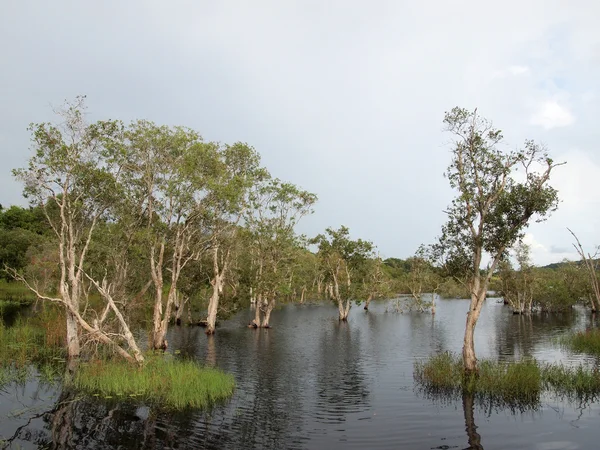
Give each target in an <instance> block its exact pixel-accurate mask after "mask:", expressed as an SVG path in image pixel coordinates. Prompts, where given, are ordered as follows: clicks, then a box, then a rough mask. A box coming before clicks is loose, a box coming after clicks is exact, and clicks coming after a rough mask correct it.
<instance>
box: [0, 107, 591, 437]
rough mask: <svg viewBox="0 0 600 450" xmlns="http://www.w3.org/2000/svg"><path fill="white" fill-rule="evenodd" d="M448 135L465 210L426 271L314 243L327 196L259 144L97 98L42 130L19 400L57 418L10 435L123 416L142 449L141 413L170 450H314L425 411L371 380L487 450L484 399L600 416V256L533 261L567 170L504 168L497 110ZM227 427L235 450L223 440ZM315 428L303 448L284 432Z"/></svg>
mask: <svg viewBox="0 0 600 450" xmlns="http://www.w3.org/2000/svg"><path fill="white" fill-rule="evenodd" d="M444 124H445V126H446V128H447V131H448V132H449V133H450V134H451V135H452V136H453V137H454V138H455V141H454V143H453V144H452V147H451V161H450V164H449V166H448V169H447V172H446V174H445V175H446V177H447V179H448V180H449V183H450V186H451V187H452V188H453V189H454V190H455V193H456V196H455V198H454V199H450V206H449V207H448V209H447V211H446V212H447V217H448V221H447V223H446V224H445V225H444V226H443V227H442V229H441V230H440V235H439V237H438V238H435V237H434V236H432V243H431V244H428V245H419V246H416V250H415V254H414V255H412V256H410V257H407V258H406V259H400V258H387V259H382V258H381V257H380V256H379V253H378V251H377V247H376V245H375V243H372V242H369V241H367V240H364V239H360V238H355V237H353V236H352V234H351V232H350V230H349V229H348V228H347V227H345V226H343V225H339V226H335V227H328V228H327V229H326V230H325V231H324V232H323V233H320V234H318V235H317V236H313V237H307V236H304V235H301V234H300V233H299V232H298V228H297V225H298V223H299V222H300V221H301V220H302V219H303V218H304V217H306V216H308V215H310V214H312V213H313V208H314V205H315V204H316V202H317V196H316V195H315V194H313V193H310V192H308V191H305V190H303V189H302V188H300V187H298V186H296V185H294V184H291V183H288V182H286V181H283V180H280V179H278V178H277V177H276V176H274V175H272V174H270V173H269V171H268V170H267V169H266V168H265V167H263V166H262V165H261V161H260V155H259V153H258V152H257V151H256V150H255V149H254V148H252V147H251V146H250V145H248V144H246V143H241V142H237V143H233V144H222V143H217V142H207V141H205V140H203V138H202V137H201V135H200V134H199V133H198V132H196V131H195V130H191V129H189V128H185V127H173V126H164V125H158V124H155V123H152V122H149V121H145V120H140V121H135V122H132V123H129V124H125V123H122V122H120V121H117V120H105V121H98V122H95V123H87V122H86V120H85V102H84V98H77V99H76V100H75V101H74V102H72V103H67V104H66V105H65V106H64V108H63V109H62V110H61V111H60V112H59V117H58V118H57V121H56V123H40V124H32V125H31V127H30V130H31V138H32V147H33V155H32V156H31V158H30V160H29V165H28V166H27V167H25V168H21V169H16V170H15V171H14V174H15V176H16V177H17V178H18V179H19V180H20V181H22V182H23V186H24V195H25V196H26V198H27V199H28V200H29V201H30V206H29V207H19V206H11V207H9V208H0V263H1V264H2V266H3V267H4V272H3V275H2V278H3V279H2V281H1V282H0V314H1V315H2V320H1V321H0V360H1V362H0V387H3V389H8V391H10V390H11V389H14V390H18V389H21V390H22V391H23V392H24V391H27V390H31V389H34V390H35V389H37V390H39V389H41V387H43V386H47V387H48V388H47V391H48V392H49V393H51V394H50V397H51V399H52V401H53V402H55V403H54V404H53V407H52V409H50V410H48V411H46V412H43V413H39V415H38V413H37V412H36V414H31V415H30V420H29V422H28V423H27V425H24V426H21V425H18V426H17V425H15V426H14V427H13V428H6V427H5V428H0V435H1V437H2V438H3V439H6V443H7V445H11V443H12V442H16V441H19V440H24V438H23V437H24V436H25V434H22V430H24V429H26V428H27V427H28V426H29V425H30V423H31V422H32V421H35V420H38V419H40V420H47V421H49V422H50V426H49V427H45V426H42V425H39V424H38V425H37V428H36V429H37V430H38V431H40V430H43V429H46V430H48V428H49V430H50V431H49V436H48V433H46V432H42V431H40V433H41V435H44V436H45V437H44V438H43V439H49V440H50V441H51V442H54V443H55V445H58V446H60V443H68V445H76V444H80V443H81V442H82V440H81V439H83V438H82V437H81V436H83V435H85V433H86V432H87V431H85V430H77V429H73V430H71V429H70V428H69V427H71V425H73V423H74V421H76V420H80V421H81V420H82V418H83V417H88V419H89V420H90V423H92V422H93V423H94V424H95V425H93V427H94V429H95V430H96V431H95V432H96V433H99V434H102V435H103V436H105V437H106V436H108V435H109V434H110V433H113V432H112V431H109V428H110V427H109V425H107V424H110V421H111V420H113V419H112V417H113V415H114V417H115V419H114V420H117V421H120V423H121V424H124V423H125V424H126V426H125V428H126V429H130V430H136V432H140V430H139V429H138V426H139V425H133V422H131V420H132V419H131V417H132V416H133V415H135V416H136V417H138V418H139V420H140V421H141V422H142V423H143V426H144V430H145V431H144V436H152V439H155V441H156V442H159V443H160V445H159V444H156V442H155V445H156V446H162V445H169V444H168V442H167V441H168V439H166V438H165V439H164V438H163V437H161V436H158V434H157V431H156V430H157V429H159V428H160V427H162V426H163V425H164V423H165V421H166V422H167V423H168V422H169V417H171V418H175V419H173V420H175V421H176V422H177V423H176V425H173V424H171V425H168V424H167V425H166V427H167V428H168V429H169V430H170V432H173V433H176V431H174V430H180V429H184V430H190V429H191V428H194V427H197V426H199V427H200V428H202V432H201V433H200V434H194V436H195V438H199V437H201V436H203V434H202V433H205V435H206V439H207V440H209V439H210V442H208V441H205V442H204V444H205V445H204V446H206V447H211V446H218V445H221V444H223V445H230V444H236V445H237V444H240V443H241V442H243V441H244V440H245V439H251V440H252V442H253V443H255V444H256V445H259V444H261V445H264V446H268V447H278V446H281V445H283V446H289V447H294V446H300V447H302V445H303V443H306V442H307V441H306V440H307V439H313V440H314V442H313V441H311V444H310V445H311V446H314V445H319V439H322V440H323V442H321V443H324V442H325V441H327V438H326V437H323V436H322V435H321V436H319V435H318V433H317V435H315V436H312V435H311V433H312V432H314V431H315V430H318V429H319V426H318V424H315V423H312V422H310V421H311V420H313V419H310V418H308V417H307V415H309V414H313V413H315V414H317V416H316V417H317V418H316V419H315V420H317V422H318V421H319V418H320V417H321V415H323V416H325V417H326V418H327V420H330V421H334V422H335V421H336V420H337V421H341V422H343V421H345V420H347V419H348V417H353V416H352V414H353V413H364V412H365V411H368V412H369V414H372V416H369V417H368V420H373V417H374V416H375V415H376V411H375V409H376V408H375V406H373V405H371V404H370V403H369V401H370V400H369V399H371V395H372V392H378V393H379V394H382V395H389V396H391V398H394V399H395V401H400V400H402V401H408V400H407V399H409V397H408V396H407V394H401V395H399V394H398V392H396V391H394V392H391V391H390V388H389V387H383V388H381V387H377V386H373V385H372V384H371V383H372V382H373V381H377V382H380V380H382V379H381V378H380V377H381V376H387V377H392V378H393V377H394V376H398V375H399V373H402V374H404V376H406V374H407V373H408V374H409V375H408V378H409V379H410V381H409V382H408V381H406V380H405V379H404V380H402V381H401V383H400V384H398V382H397V381H390V380H391V379H392V378H385V380H388V381H389V383H390V386H394V389H399V388H400V387H401V388H402V389H404V390H406V388H407V386H411V387H416V389H417V392H421V393H424V396H425V397H427V398H438V399H446V400H447V401H450V402H452V401H457V399H460V400H461V402H462V408H463V411H464V419H465V423H466V428H467V432H468V439H469V443H470V444H471V445H473V443H474V442H475V443H478V444H477V445H481V444H480V441H481V436H480V435H479V434H478V433H477V432H476V429H477V427H476V426H475V425H474V420H475V415H476V412H475V406H474V405H475V403H478V402H479V404H482V402H483V403H485V402H489V404H493V405H495V406H496V407H499V405H505V406H509V407H510V408H513V407H514V406H518V409H520V410H521V411H531V410H538V409H539V408H541V407H543V406H542V405H543V404H544V401H546V399H548V398H550V397H551V396H556V397H562V398H564V399H566V400H565V401H566V402H568V401H572V400H576V401H583V402H585V404H586V405H589V406H590V407H591V408H596V407H597V405H596V403H595V402H596V395H597V394H598V393H599V392H600V376H599V374H598V361H597V360H596V359H594V358H596V356H597V355H598V354H599V353H600V350H599V349H600V337H599V334H598V329H597V322H596V319H595V312H596V311H597V309H598V307H600V290H599V289H598V286H599V283H598V279H597V276H598V267H597V265H598V260H597V259H596V258H595V256H594V255H591V254H590V253H586V251H585V250H584V247H583V245H582V244H581V243H580V242H579V240H578V239H577V237H576V235H575V234H573V239H574V241H575V248H576V249H577V251H578V252H579V254H580V256H581V260H580V261H573V262H569V261H564V262H561V263H559V264H556V265H553V266H549V267H535V266H534V265H533V264H532V262H531V260H530V255H529V248H528V247H527V245H525V244H524V243H523V236H524V231H525V229H526V228H527V226H528V224H529V223H530V222H531V221H534V220H535V221H543V220H545V219H546V218H547V217H548V216H549V215H550V214H551V213H552V212H553V211H554V210H555V209H556V208H557V206H558V201H559V197H558V192H557V191H556V190H555V189H554V188H553V187H552V186H551V175H552V174H553V173H554V171H555V170H560V167H559V166H561V165H562V164H563V162H558V163H557V162H555V161H553V160H552V158H551V157H550V155H549V153H548V152H547V150H546V149H545V148H544V147H542V146H540V145H538V144H536V143H535V142H534V141H526V142H525V143H524V146H523V147H522V149H520V150H514V151H508V152H507V151H504V150H503V148H505V146H503V136H502V133H501V132H500V131H499V130H497V129H495V128H494V127H493V126H492V125H491V122H489V121H487V120H486V119H483V118H482V117H481V116H479V113H478V112H477V110H475V111H468V110H465V109H461V108H454V109H452V110H451V111H450V112H447V113H446V115H445V118H444ZM517 170H520V171H521V172H524V173H525V174H526V175H525V177H524V178H523V177H521V178H518V177H515V176H514V174H515V171H517ZM484 261H486V262H485V263H484ZM490 291H494V292H495V295H497V296H498V297H497V298H495V299H494V300H492V299H489V298H488V295H489V292H490ZM450 299H452V300H450ZM460 299H465V300H460ZM496 301H498V302H499V303H496ZM392 302H393V306H392ZM358 304H362V305H364V309H363V308H361V309H360V310H358V311H357V308H352V307H353V306H354V305H358ZM392 311H395V312H392ZM456 311H459V313H457V312H456ZM482 311H484V312H485V314H487V316H485V319H484V322H485V321H487V326H486V327H485V328H484V330H483V331H478V330H479V326H478V323H479V321H480V316H481V315H482V314H484V313H482ZM400 313H402V314H400ZM465 313H466V322H465V315H464V314H465ZM556 317H558V318H559V319H555V318H556ZM565 318H566V319H565ZM554 320H558V322H557V323H559V324H560V325H557V328H551V329H548V328H547V323H552V321H554ZM561 321H562V322H561ZM581 321H583V322H585V327H586V329H585V330H581V327H580V325H581V323H580V322H581ZM490 324H492V325H494V324H495V325H494V327H491V326H490ZM199 326H201V327H199ZM397 327H405V329H404V331H402V330H400V331H399V330H398V329H397ZM199 330H201V332H200V331H199ZM448 330H450V331H448ZM405 332H406V333H409V334H406V333H405ZM386 333H388V334H386ZM502 333H506V334H505V335H502ZM511 333H514V334H516V336H517V337H516V338H515V337H513V336H510V334H511ZM221 334H223V336H220V335H221ZM485 337H487V339H488V340H489V341H491V342H500V344H498V348H495V349H494V350H493V351H490V350H489V348H487V350H486V347H485V344H480V343H479V342H480V341H479V340H481V339H484V338H485ZM549 337H550V338H551V340H552V342H551V343H548V342H542V341H543V340H544V339H546V338H549ZM305 340H306V343H307V348H303V347H302V343H303V342H304V341H305ZM450 340H452V342H450ZM482 349H483V350H482ZM476 350H477V352H478V354H479V352H480V350H482V351H483V353H484V356H483V357H481V358H478V356H477V355H476ZM362 352H365V354H364V355H363V354H362ZM506 352H508V353H510V355H511V357H510V358H506V357H505V356H506ZM539 352H541V353H540V354H538V353H539ZM544 352H546V353H544ZM548 352H556V353H557V354H558V355H559V358H555V360H552V358H548ZM585 355H587V356H585ZM563 359H564V361H563ZM303 361H304V362H305V363H306V364H307V365H303V364H304V363H303ZM243 364H246V365H247V366H248V367H250V368H251V369H246V368H245V367H243ZM369 365H372V366H373V367H374V368H376V369H373V368H371V367H368V366H369ZM379 369H380V370H381V374H380V373H379ZM392 369H393V370H392ZM398 370H400V371H401V372H398ZM382 374H384V375H382ZM410 374H412V375H413V376H412V377H411V376H410ZM300 377H304V378H300ZM290 380H291V381H290ZM369 380H370V381H369ZM44 389H45V388H44ZM311 389H312V390H313V391H315V392H317V394H311V393H310V392H309V391H310V390H311ZM36 395H37V394H36ZM315 395H316V397H315ZM411 395H412V393H411ZM13 397H14V396H13ZM410 398H412V397H410ZM228 399H230V402H231V404H228V401H227V400H228ZM308 399H310V402H312V403H311V404H310V405H309V406H306V405H304V402H305V401H309V400H308ZM11 401H12V400H11ZM11 401H9V404H11V405H12V403H11ZM411 401H412V400H411ZM249 402H250V403H253V406H252V405H251V404H249ZM236 405H238V406H236ZM13 406H14V405H13ZM378 406H380V407H381V408H382V410H383V411H385V412H386V413H387V415H388V416H387V417H388V419H389V418H391V417H396V416H395V415H394V413H393V411H394V410H393V407H392V406H393V405H390V404H388V403H387V402H386V400H385V399H381V400H379V403H378ZM140 408H141V409H140ZM231 408H240V409H239V410H237V409H231ZM336 408H337V409H336ZM411 408H418V407H417V405H416V404H415V403H414V401H412V403H411ZM142 410H143V411H145V412H144V413H142V412H140V411H142ZM338 410H339V411H342V413H341V414H338V412H339V411H338ZM148 411H149V412H148ZM211 411H216V414H217V416H219V417H220V418H221V419H222V421H223V422H222V424H221V425H219V426H218V427H217V428H219V429H220V430H221V431H222V432H223V433H224V435H223V436H222V439H223V440H224V441H223V442H221V441H219V439H221V438H218V437H215V436H212V437H210V436H211V434H210V432H209V431H208V428H210V419H209V417H210V414H211ZM336 411H337V412H336ZM4 413H5V414H7V412H6V411H5V412H4ZM275 413H277V414H278V415H275ZM106 414H108V416H105V418H107V421H106V422H103V420H104V419H99V418H100V417H102V416H103V415H106ZM140 414H141V416H140ZM298 414H301V415H298ZM402 414H404V413H402ZM406 414H408V412H406ZM169 415H170V416H169ZM236 415H239V416H241V418H242V422H243V424H244V426H243V427H242V428H241V429H240V428H237V426H236V425H233V422H232V421H234V419H235V417H236ZM15 418H17V419H18V417H17V416H14V417H13V419H15ZM292 418H293V420H292ZM354 419H356V420H358V418H356V417H354ZM15 420H16V419H15ZM98 420H100V422H98ZM360 420H362V419H360ZM365 420H366V419H365ZM383 420H385V419H383ZM157 421H158V422H161V423H160V424H159V423H158V422H157ZM96 422H98V423H96ZM10 423H13V421H12V419H11V421H10ZM294 423H297V424H301V425H298V430H300V431H298V436H296V434H294V433H291V434H290V435H289V436H282V434H281V433H279V432H278V431H277V430H288V431H289V430H290V429H292V428H293V426H294V425H293V424H294ZM327 423H329V422H327ZM223 424H225V425H223ZM387 426H390V424H389V423H387ZM107 427H108V428H107ZM325 428H326V429H327V430H329V431H330V432H332V433H333V435H334V436H337V438H338V440H336V441H335V442H342V441H343V439H344V436H345V435H346V434H343V435H342V436H340V435H338V434H336V433H337V431H335V430H332V429H330V428H329V427H325ZM359 428H360V427H359ZM15 430H16V431H15ZM148 430H152V432H148ZM230 430H234V433H233V435H228V434H227V432H228V431H230ZM196 431H197V430H196ZM338 431H339V430H338ZM343 431H344V433H349V431H348V430H347V429H346V428H344V430H343ZM80 432H81V433H80ZM132 432H133V431H132ZM44 433H45V434H44ZM78 433H80V434H78ZM119 433H121V432H119ZM119 433H116V435H115V436H117V437H118V438H119V439H124V436H123V434H119ZM245 433H249V435H247V434H245ZM415 433H416V434H418V433H417V432H416V431H415ZM416 434H413V437H415V436H416ZM11 435H12V437H11ZM115 436H113V437H115ZM290 436H291V437H290ZM294 436H296V437H297V439H296V437H294ZM40 439H42V438H40ZM43 439H42V441H43ZM107 439H109V437H107ZM289 439H291V440H289ZM25 440H26V439H25ZM42 441H40V442H41V443H40V445H42V444H43V443H44V442H45V443H48V442H46V441H43V442H42ZM225 441H226V442H225ZM385 443H386V444H390V442H389V441H386V442H385ZM138 444H141V443H140V442H138ZM143 444H144V445H146V444H148V442H146V441H143ZM196 444H198V442H196ZM209 444H210V445H209ZM329 444H331V442H329ZM65 445H67V444H65ZM68 445H67V446H68ZM132 445H133V444H132ZM133 446H135V445H133ZM278 448H280V447H278ZM438 448H439V447H438Z"/></svg>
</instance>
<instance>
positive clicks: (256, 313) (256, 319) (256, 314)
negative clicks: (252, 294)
mask: <svg viewBox="0 0 600 450" xmlns="http://www.w3.org/2000/svg"><path fill="white" fill-rule="evenodd" d="M261 306H262V305H261V304H259V303H258V302H256V305H255V308H256V309H255V310H254V320H253V321H252V322H251V325H252V326H253V327H254V328H258V327H260V308H261Z"/></svg>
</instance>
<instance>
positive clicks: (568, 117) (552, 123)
mask: <svg viewBox="0 0 600 450" xmlns="http://www.w3.org/2000/svg"><path fill="white" fill-rule="evenodd" d="M574 123H575V116H574V115H573V114H572V113H571V111H570V110H569V109H568V108H567V107H566V106H561V105H559V104H558V102H557V101H556V100H546V101H545V102H543V103H542V104H541V105H540V106H539V107H538V110H537V111H536V112H535V113H534V114H533V116H532V117H531V124H532V125H538V126H541V127H544V128H545V129H547V130H550V129H552V128H558V127H567V126H569V125H572V124H574Z"/></svg>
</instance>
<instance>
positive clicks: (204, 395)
mask: <svg viewBox="0 0 600 450" xmlns="http://www.w3.org/2000/svg"><path fill="white" fill-rule="evenodd" d="M73 385H74V386H75V387H76V388H77V389H79V390H81V391H83V392H86V393H88V394H90V395H95V396H99V397H105V398H106V397H130V398H136V399H139V400H143V401H146V402H149V403H156V404H159V405H161V406H164V407H167V408H174V409H184V408H204V407H206V406H209V405H211V404H214V403H216V402H219V401H221V400H224V399H227V398H228V397H230V396H231V395H232V394H233V390H234V387H235V381H234V378H233V376H232V375H229V374H226V373H224V372H223V371H221V370H218V369H214V368H211V367H203V366H201V365H199V364H198V363H196V362H194V361H182V360H175V359H172V358H167V357H165V356H158V355H157V356H155V357H148V358H147V359H146V361H145V362H144V364H143V365H141V366H140V367H135V366H132V365H131V364H129V363H127V362H125V361H120V360H115V359H111V360H108V361H102V360H98V361H93V362H90V363H85V364H81V366H80V367H79V368H78V370H77V372H76V374H75V376H74V378H73Z"/></svg>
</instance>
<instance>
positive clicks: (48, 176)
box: [11, 97, 143, 361]
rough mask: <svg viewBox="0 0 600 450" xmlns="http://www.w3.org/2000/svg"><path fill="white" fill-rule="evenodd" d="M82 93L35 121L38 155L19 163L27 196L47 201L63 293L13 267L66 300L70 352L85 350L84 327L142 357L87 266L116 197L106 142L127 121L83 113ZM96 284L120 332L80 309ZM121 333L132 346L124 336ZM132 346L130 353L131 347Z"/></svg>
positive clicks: (45, 295) (114, 168) (115, 170)
mask: <svg viewBox="0 0 600 450" xmlns="http://www.w3.org/2000/svg"><path fill="white" fill-rule="evenodd" d="M84 110H85V108H84V97H78V98H77V99H76V101H75V102H74V103H71V104H70V103H67V104H66V107H65V108H64V109H63V110H61V111H59V112H58V113H59V116H60V117H61V119H62V123H61V124H59V125H53V124H49V123H41V124H32V125H31V126H30V130H31V132H32V143H33V147H34V151H35V154H34V155H33V156H32V157H31V158H30V160H29V166H28V168H24V169H17V170H15V171H14V174H15V176H16V177H17V178H18V179H19V180H21V181H23V182H24V183H25V190H24V195H25V197H26V198H29V199H30V200H31V201H32V203H34V204H36V205H38V206H40V207H42V208H43V211H44V215H45V217H46V220H47V221H48V224H49V225H50V227H51V229H52V231H53V232H54V234H55V236H56V242H57V247H58V263H59V270H60V275H59V281H58V293H57V294H56V295H55V294H54V293H52V292H45V291H42V290H41V287H40V286H35V285H34V284H32V283H30V282H29V281H28V280H27V279H25V278H24V276H23V275H22V274H20V273H18V272H17V271H15V270H14V269H13V270H11V274H12V275H13V276H14V277H15V278H16V279H18V280H20V281H23V282H24V283H25V284H26V285H27V286H28V287H29V288H30V289H31V290H32V291H33V292H34V293H35V294H36V295H37V296H38V297H39V298H40V299H42V300H47V301H53V302H56V303H60V304H61V305H63V306H64V307H65V312H66V330H67V354H68V356H69V357H70V358H76V357H78V356H79V353H80V337H79V334H80V329H84V330H85V331H86V332H87V333H89V336H90V338H92V339H96V340H99V341H100V342H102V343H104V344H107V345H110V346H113V348H115V350H116V351H117V352H118V353H119V354H120V355H121V356H123V357H124V358H126V359H129V360H133V359H135V360H137V361H141V360H143V356H142V355H141V352H140V350H139V348H138V346H137V344H136V342H135V340H134V339H133V335H132V334H131V332H130V331H129V327H128V325H127V323H126V322H125V320H124V317H123V315H122V314H121V312H120V310H119V308H118V307H117V304H116V303H115V302H114V301H113V298H112V295H111V289H110V287H108V284H107V283H106V279H105V280H103V282H102V284H100V283H98V282H97V281H96V280H94V279H93V278H91V277H90V276H89V274H88V273H87V272H86V265H87V257H88V252H89V249H90V244H91V242H92V238H93V236H94V233H95V232H96V230H97V227H98V225H99V223H101V222H102V221H103V220H106V219H108V218H109V216H110V209H111V207H112V206H113V205H114V204H115V202H117V201H118V198H119V191H120V188H119V180H118V176H119V173H120V167H118V165H115V164H113V161H112V160H111V158H110V156H109V153H110V152H109V149H110V148H113V147H114V142H115V141H117V140H119V139H120V138H121V133H122V124H121V123H120V122H117V121H99V122H96V123H94V124H88V123H86V121H85V118H84ZM86 281H89V283H91V285H93V286H95V287H96V288H97V289H98V290H99V292H100V293H101V295H102V297H103V298H104V299H105V300H106V307H105V309H104V312H103V313H102V316H101V318H100V319H102V318H103V317H104V318H105V317H107V316H108V314H109V313H110V312H113V313H114V315H115V317H116V319H117V321H118V325H119V327H120V329H121V332H119V333H112V332H108V331H106V330H105V329H104V327H103V326H102V325H103V320H97V316H96V319H94V317H89V315H88V317H87V318H86V317H85V316H84V315H85V314H84V313H85V312H86V311H87V312H88V313H89V312H90V311H89V310H88V308H82V306H83V305H82V302H83V301H85V300H86V299H87V295H88V293H89V287H90V285H89V284H88V286H87V287H86ZM121 339H124V341H125V345H127V346H128V347H129V349H127V348H126V347H125V345H123V344H122V343H121V342H120V340H121ZM129 351H131V352H132V353H133V356H132V355H131V354H130V353H129Z"/></svg>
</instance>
